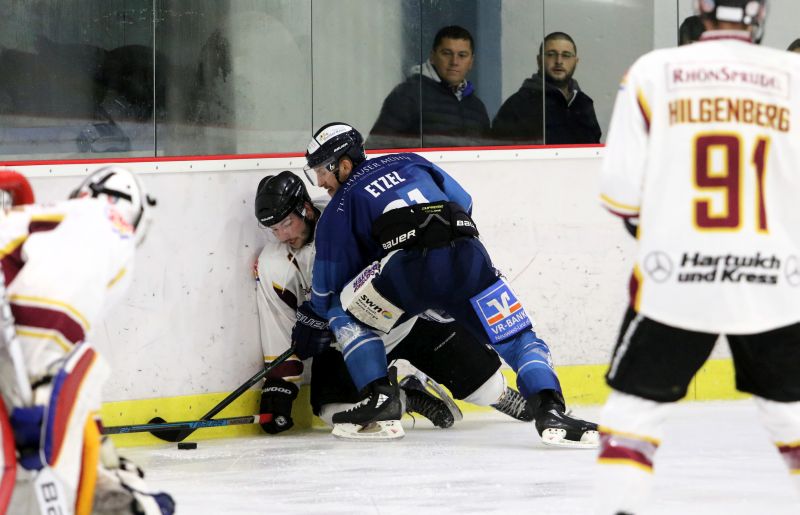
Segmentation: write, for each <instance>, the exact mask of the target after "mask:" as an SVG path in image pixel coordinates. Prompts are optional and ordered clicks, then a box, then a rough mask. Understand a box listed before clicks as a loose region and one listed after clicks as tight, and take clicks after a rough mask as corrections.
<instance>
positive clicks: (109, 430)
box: [102, 413, 272, 435]
mask: <svg viewBox="0 0 800 515" xmlns="http://www.w3.org/2000/svg"><path fill="white" fill-rule="evenodd" d="M271 420H272V414H271V413H266V414H261V415H246V416H243V417H230V418H216V419H210V420H187V421H185V422H164V423H161V424H133V425H130V426H110V427H103V431H102V434H104V435H125V434H130V433H146V432H148V431H153V430H158V431H160V430H162V429H202V428H205V427H224V426H236V425H240V424H265V423H267V422H270V421H271Z"/></svg>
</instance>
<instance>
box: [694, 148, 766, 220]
mask: <svg viewBox="0 0 800 515" xmlns="http://www.w3.org/2000/svg"><path fill="white" fill-rule="evenodd" d="M742 147H743V144H742V138H741V137H740V136H739V135H738V134H730V133H716V134H703V135H700V136H697V138H695V144H694V156H695V159H694V163H695V165H694V180H695V187H696V188H697V189H698V190H699V191H700V192H701V193H702V192H704V191H709V190H710V191H714V192H719V191H722V193H723V197H724V199H725V200H724V209H722V210H716V212H715V210H712V206H711V204H712V201H711V199H710V198H709V197H708V196H700V197H696V198H695V201H694V218H695V224H696V226H697V227H698V228H700V229H701V230H738V229H739V228H740V227H741V212H742V208H743V205H742V200H743V199H742V193H743V192H742V190H743V188H742ZM768 150H769V138H767V137H765V136H759V137H758V138H757V139H756V143H755V146H754V148H753V151H752V154H751V160H750V163H751V164H752V165H753V168H754V170H755V179H756V181H755V182H756V195H755V199H754V200H755V204H756V206H755V207H756V213H755V214H756V229H757V231H758V232H762V233H765V232H767V211H766V208H765V205H764V174H765V172H766V163H767V151H768ZM714 157H718V158H719V157H721V159H717V160H715V159H713V158H714Z"/></svg>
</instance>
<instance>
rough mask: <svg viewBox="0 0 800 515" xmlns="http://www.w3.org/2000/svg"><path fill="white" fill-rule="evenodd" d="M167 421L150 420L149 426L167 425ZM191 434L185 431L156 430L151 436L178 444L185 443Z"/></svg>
mask: <svg viewBox="0 0 800 515" xmlns="http://www.w3.org/2000/svg"><path fill="white" fill-rule="evenodd" d="M166 422H167V421H166V420H164V419H163V418H161V417H155V418H152V419H150V420H149V421H148V422H147V423H148V424H165V423H166ZM190 433H191V432H190V431H186V430H185V429H154V430H153V431H150V434H151V435H153V436H155V437H156V438H158V439H160V440H164V441H165V442H170V443H176V442H180V441H183V440H184V439H185V438H186V437H187V436H189V434H190Z"/></svg>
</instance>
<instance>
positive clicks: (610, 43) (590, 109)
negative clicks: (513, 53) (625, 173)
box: [538, 0, 677, 145]
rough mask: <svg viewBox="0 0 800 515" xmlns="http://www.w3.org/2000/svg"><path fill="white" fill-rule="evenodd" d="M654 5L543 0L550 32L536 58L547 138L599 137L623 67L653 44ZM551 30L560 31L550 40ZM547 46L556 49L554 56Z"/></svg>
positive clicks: (591, 139) (584, 140)
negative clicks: (541, 54) (614, 28)
mask: <svg viewBox="0 0 800 515" xmlns="http://www.w3.org/2000/svg"><path fill="white" fill-rule="evenodd" d="M659 3H661V2H659ZM664 3H666V2H664ZM654 6H655V0H649V1H640V2H608V1H606V0H545V2H544V24H545V27H544V28H545V34H548V36H547V37H546V42H545V48H544V49H543V51H544V55H543V56H542V57H541V58H540V59H539V61H540V63H538V70H539V77H540V78H541V79H542V80H541V82H542V83H543V85H542V88H543V89H544V91H545V102H544V113H545V134H544V142H545V144H556V145H560V144H573V143H581V144H586V143H598V142H600V141H601V137H602V134H603V133H605V132H607V128H608V120H609V118H610V117H611V111H612V109H613V106H614V99H615V98H616V94H617V90H618V87H619V82H620V80H621V78H622V76H623V74H624V73H625V70H627V69H628V67H629V66H630V65H631V64H632V63H633V61H635V60H636V58H638V57H639V56H641V55H642V54H644V53H646V52H649V51H650V50H652V49H653V39H654V34H653V23H654V18H655V16H654ZM576 13H580V16H576ZM671 23H672V26H673V27H675V23H674V21H673V22H671ZM609 27H624V30H609ZM673 30H677V27H675V28H674V29H673ZM553 34H556V35H558V36H557V37H556V38H555V39H552V40H551V37H552V35H553ZM548 52H558V53H559V54H560V55H559V56H558V59H555V57H556V56H555V54H550V57H548V55H547V53H548ZM564 52H567V53H572V54H574V56H575V57H574V59H570V58H568V57H567V56H565V55H564ZM542 72H543V73H542Z"/></svg>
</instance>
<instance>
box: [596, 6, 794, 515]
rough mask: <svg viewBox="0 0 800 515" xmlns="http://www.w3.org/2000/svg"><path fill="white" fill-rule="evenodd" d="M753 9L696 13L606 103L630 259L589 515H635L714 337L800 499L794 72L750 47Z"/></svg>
mask: <svg viewBox="0 0 800 515" xmlns="http://www.w3.org/2000/svg"><path fill="white" fill-rule="evenodd" d="M766 4H767V2H766V1H765V0H761V1H755V0H716V1H711V0H703V1H699V2H696V10H697V14H699V15H700V16H701V17H702V20H703V23H704V24H705V26H706V29H707V31H706V32H705V33H703V35H702V37H701V40H700V42H698V43H694V44H692V45H687V46H683V47H679V48H674V49H666V50H657V51H654V52H651V53H649V54H647V55H645V56H643V57H641V58H640V59H639V60H638V61H636V63H635V64H634V65H633V66H632V67H631V68H630V70H629V71H628V73H627V76H626V77H625V78H624V79H623V82H622V86H621V88H620V92H619V95H618V97H617V101H616V105H615V107H614V112H613V116H612V120H611V126H610V131H609V136H608V142H607V146H606V157H605V161H604V163H603V171H602V177H601V188H602V192H601V196H602V201H603V203H604V205H605V207H607V208H608V209H609V210H610V211H612V212H613V213H615V214H617V215H620V216H622V217H623V218H625V219H626V220H627V221H628V226H629V227H630V228H633V229H634V230H633V231H632V232H634V233H635V234H636V235H637V239H638V250H637V253H636V257H635V260H634V269H633V274H632V278H631V283H630V290H631V299H630V307H629V309H628V312H627V314H626V316H625V319H624V322H623V326H622V329H621V331H620V336H619V339H618V342H617V347H616V349H615V352H614V356H613V358H612V361H611V366H610V368H609V371H608V374H607V380H608V383H609V385H610V386H611V387H612V388H613V389H614V392H613V393H612V395H611V396H610V397H609V399H608V402H607V404H606V406H605V408H604V411H603V415H602V418H601V435H602V437H601V449H600V457H599V463H600V468H601V469H602V471H601V472H600V473H598V474H597V478H598V488H597V494H596V495H597V497H598V503H597V505H598V506H599V507H600V508H599V511H600V513H618V512H619V513H639V509H640V507H641V506H642V504H643V503H644V501H645V499H646V497H647V495H648V492H649V488H650V485H651V482H652V471H653V458H654V456H655V454H656V451H657V449H658V447H659V443H660V441H661V436H662V435H661V432H662V425H663V420H664V417H665V414H666V412H667V410H668V407H669V406H670V403H672V402H675V401H677V400H679V399H680V398H682V397H683V396H684V395H685V394H686V390H687V387H688V385H689V382H690V381H691V379H692V378H693V377H694V375H695V373H696V372H697V371H698V369H699V368H700V367H701V366H702V364H703V363H704V362H705V360H706V359H707V358H708V356H709V354H710V353H711V350H712V348H713V346H714V344H715V342H716V340H717V338H718V335H719V334H725V335H726V336H727V340H728V343H729V345H730V348H731V352H732V355H733V362H734V366H735V369H736V384H737V388H738V389H739V390H741V391H744V392H749V393H752V394H753V395H754V398H755V400H756V403H757V405H758V408H759V411H760V413H761V418H762V420H763V422H764V424H765V425H766V427H767V429H768V430H769V433H770V436H771V438H772V441H773V442H774V443H775V445H776V447H777V450H778V452H779V453H780V454H781V456H783V458H784V459H785V461H786V464H787V465H788V467H789V468H790V470H791V471H792V473H793V474H794V475H793V478H795V479H794V481H795V483H796V484H797V485H798V487H800V475H798V473H800V374H798V372H797V371H798V368H799V367H800V359H799V358H800V324H798V322H800V272H799V270H800V234H799V233H798V231H797V228H798V227H800V204H798V202H797V199H796V196H797V192H798V191H800V148H798V146H797V138H798V134H797V131H798V129H799V128H800V58H798V56H797V54H794V53H792V52H785V51H778V50H773V49H768V48H763V47H760V46H758V45H757V44H753V41H754V40H755V42H757V41H758V40H759V39H760V33H761V28H762V27H763V21H764V18H765V16H766ZM637 226H638V230H636V229H637ZM723 429H724V428H720V430H723Z"/></svg>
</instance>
